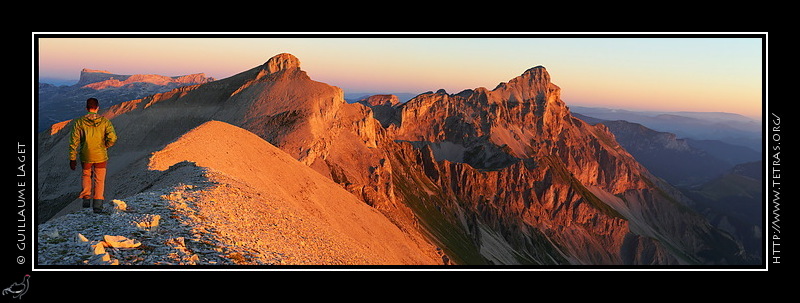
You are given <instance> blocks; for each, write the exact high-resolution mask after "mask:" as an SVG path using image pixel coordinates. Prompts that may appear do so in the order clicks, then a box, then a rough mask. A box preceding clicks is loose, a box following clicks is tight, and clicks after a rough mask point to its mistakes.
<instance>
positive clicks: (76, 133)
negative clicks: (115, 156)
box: [69, 98, 117, 213]
mask: <svg viewBox="0 0 800 303" xmlns="http://www.w3.org/2000/svg"><path fill="white" fill-rule="evenodd" d="M86 110H87V111H88V113H87V114H86V115H84V116H83V117H80V118H78V119H76V120H75V122H74V123H73V126H72V132H70V136H69V138H70V139H69V168H70V169H72V170H75V167H77V165H78V163H77V156H78V153H79V152H80V158H81V166H82V168H83V173H82V175H81V185H82V190H81V193H80V198H81V199H83V207H84V208H89V205H91V206H92V208H93V210H94V212H95V213H101V212H102V211H103V200H104V197H103V192H104V191H105V181H106V164H107V163H108V148H109V147H111V146H112V145H114V143H116V142H117V134H116V132H115V131H114V125H112V124H111V121H110V120H108V119H106V118H105V117H103V116H100V115H98V114H97V111H98V110H100V103H99V102H98V101H97V99H95V98H89V99H87V100H86Z"/></svg>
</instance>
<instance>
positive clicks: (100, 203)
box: [92, 199, 103, 214]
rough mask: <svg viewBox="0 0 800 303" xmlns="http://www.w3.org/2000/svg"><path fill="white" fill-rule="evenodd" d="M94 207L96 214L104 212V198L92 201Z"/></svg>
mask: <svg viewBox="0 0 800 303" xmlns="http://www.w3.org/2000/svg"><path fill="white" fill-rule="evenodd" d="M92 208H93V210H94V213H96V214H100V213H103V200H100V199H95V200H94V202H92Z"/></svg>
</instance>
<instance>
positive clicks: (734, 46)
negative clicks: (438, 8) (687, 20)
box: [33, 33, 766, 119]
mask: <svg viewBox="0 0 800 303" xmlns="http://www.w3.org/2000/svg"><path fill="white" fill-rule="evenodd" d="M35 34H36V33H35ZM39 34H42V33H39ZM515 34H518V33H515ZM187 36H188V37H187ZM273 36H275V35H273ZM277 36H278V37H277V38H273V37H264V36H255V35H252V36H250V35H243V36H237V37H233V36H230V35H213V34H212V35H208V34H207V35H203V36H202V37H193V36H191V35H182V36H176V35H173V34H163V35H156V36H155V37H152V38H140V37H136V36H123V37H115V38H109V37H106V36H104V35H93V34H83V35H80V37H79V36H74V35H69V36H59V35H56V34H47V33H44V34H43V35H34V46H33V47H34V48H35V47H37V46H38V54H37V55H38V56H37V57H35V58H34V63H35V64H34V69H35V68H37V67H38V72H39V77H40V78H60V79H72V80H77V79H78V77H79V75H80V71H81V69H83V68H89V69H99V70H106V71H108V72H111V73H115V74H125V75H131V74H160V75H165V76H180V75H186V74H193V73H205V74H206V76H210V77H214V78H217V79H222V78H226V77H229V76H232V75H234V74H237V73H239V72H242V71H245V70H248V69H250V68H253V67H255V66H257V65H260V64H263V63H264V62H266V61H267V60H268V59H269V58H270V57H272V56H274V55H276V54H279V53H283V52H286V53H291V54H293V55H295V56H296V57H298V58H299V59H300V62H301V68H302V69H303V70H305V71H306V72H307V73H308V75H309V76H310V77H311V78H312V79H313V80H316V81H320V82H325V83H328V84H330V85H335V86H338V87H340V88H342V89H343V90H345V92H346V93H357V92H358V93H361V92H364V93H413V94H417V93H422V92H426V91H435V90H438V89H440V88H443V89H445V90H447V92H448V93H457V92H459V91H461V90H464V89H474V88H477V87H486V88H488V89H493V88H494V87H495V86H496V85H497V84H498V83H500V82H506V81H508V80H510V79H512V78H514V77H516V76H519V75H520V74H522V73H523V72H524V71H525V70H527V69H528V68H531V67H534V66H537V65H542V66H544V67H545V68H547V70H548V72H549V73H550V76H551V80H552V81H553V83H555V84H556V85H558V86H560V87H561V93H562V96H561V97H562V99H563V100H564V101H565V102H566V103H567V105H569V106H602V107H609V108H621V109H632V110H674V111H713V112H730V113H737V114H742V115H745V116H748V117H751V118H756V119H760V118H761V112H762V103H763V100H762V99H763V98H762V90H763V89H765V87H764V86H763V84H764V83H763V82H764V79H763V77H764V75H765V74H766V71H765V70H764V68H765V66H763V62H765V54H764V50H765V49H764V47H765V46H764V45H765V44H764V39H762V38H760V37H757V36H753V35H750V36H743V35H730V34H722V35H714V36H710V35H707V34H706V35H703V34H680V35H678V36H675V35H669V36H659V35H652V34H650V35H647V37H643V36H641V35H626V34H615V37H609V36H606V35H597V36H594V35H588V36H587V35H582V36H580V37H575V36H571V35H563V34H560V35H548V34H535V35H531V36H530V37H528V36H526V37H521V38H520V37H516V35H514V36H512V35H503V34H499V35H481V34H478V35H475V34H473V35H464V36H462V35H460V33H459V34H456V35H450V36H447V37H444V36H442V35H436V34H431V35H419V34H417V35H414V37H411V36H405V35H399V37H397V36H393V37H384V36H380V35H357V34H356V35H353V34H351V35H348V36H349V37H348V38H342V37H339V36H326V35H319V36H315V37H314V38H309V37H305V36H301V35H292V36H288V37H287V38H284V36H283V35H277ZM419 36H422V37H421V38H418V37H419ZM83 37H86V38H83ZM37 60H38V61H37ZM36 63H38V66H36V65H37V64H36Z"/></svg>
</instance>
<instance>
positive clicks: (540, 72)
mask: <svg viewBox="0 0 800 303" xmlns="http://www.w3.org/2000/svg"><path fill="white" fill-rule="evenodd" d="M522 75H523V76H528V77H531V78H533V79H536V80H540V81H544V82H550V73H548V72H547V69H546V68H544V66H541V65H538V66H535V67H531V68H529V69H528V70H526V71H525V72H524V73H523V74H522Z"/></svg>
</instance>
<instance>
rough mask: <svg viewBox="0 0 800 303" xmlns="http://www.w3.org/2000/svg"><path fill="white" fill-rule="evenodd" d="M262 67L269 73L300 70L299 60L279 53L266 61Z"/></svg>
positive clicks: (290, 55) (287, 54)
mask: <svg viewBox="0 0 800 303" xmlns="http://www.w3.org/2000/svg"><path fill="white" fill-rule="evenodd" d="M264 66H265V68H266V70H267V72H269V73H274V72H279V71H282V70H288V69H295V68H300V59H297V57H295V56H294V55H292V54H289V53H281V54H277V55H275V56H274V57H272V58H270V59H269V60H267V63H264Z"/></svg>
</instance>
